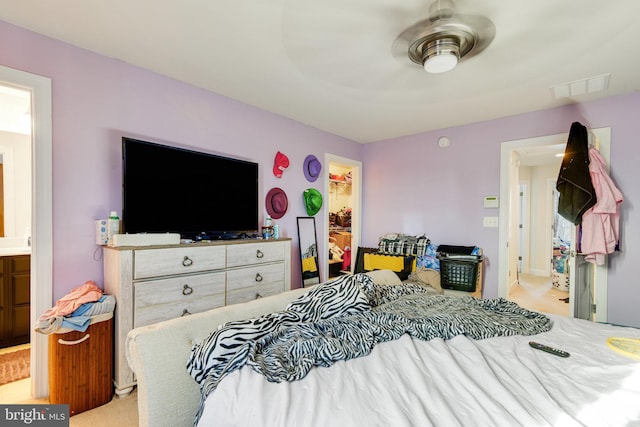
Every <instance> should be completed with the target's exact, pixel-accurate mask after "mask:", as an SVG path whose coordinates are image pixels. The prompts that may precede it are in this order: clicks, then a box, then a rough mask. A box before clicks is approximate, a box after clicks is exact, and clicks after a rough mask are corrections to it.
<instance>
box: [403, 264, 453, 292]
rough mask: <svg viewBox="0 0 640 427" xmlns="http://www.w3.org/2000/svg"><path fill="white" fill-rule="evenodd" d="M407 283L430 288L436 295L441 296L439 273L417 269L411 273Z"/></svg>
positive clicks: (426, 269) (428, 269) (427, 269)
mask: <svg viewBox="0 0 640 427" xmlns="http://www.w3.org/2000/svg"><path fill="white" fill-rule="evenodd" d="M407 282H412V283H417V284H419V285H423V286H431V287H432V288H433V289H435V290H436V291H438V293H440V294H443V293H444V291H443V290H442V286H440V272H439V271H438V270H432V269H430V268H419V269H417V270H416V271H413V272H411V274H410V275H409V278H408V279H407Z"/></svg>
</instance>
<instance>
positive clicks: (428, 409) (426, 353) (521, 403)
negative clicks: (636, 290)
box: [198, 315, 640, 427]
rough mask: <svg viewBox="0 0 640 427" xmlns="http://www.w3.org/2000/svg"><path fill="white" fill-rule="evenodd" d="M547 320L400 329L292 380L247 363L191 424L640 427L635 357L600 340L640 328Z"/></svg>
mask: <svg viewBox="0 0 640 427" xmlns="http://www.w3.org/2000/svg"><path fill="white" fill-rule="evenodd" d="M549 317H550V318H551V319H552V321H553V327H552V329H551V330H550V331H549V332H544V333H541V334H538V335H532V336H509V337H496V338H488V339H484V340H472V339H469V338H467V337H466V336H457V337H455V338H452V339H448V340H443V339H440V338H436V339H432V340H429V341H422V340H419V339H415V338H411V337H409V336H408V335H404V336H403V337H401V338H400V339H397V340H394V341H389V342H383V343H380V344H378V345H377V346H376V347H375V348H373V350H372V352H371V354H369V355H368V356H365V357H360V358H356V359H351V360H347V361H339V362H337V363H335V364H334V365H332V366H330V367H318V368H313V369H312V370H311V371H310V372H309V373H308V374H307V375H306V377H304V378H303V379H301V380H298V381H293V382H280V383H273V382H269V381H267V380H266V379H265V377H264V376H262V375H261V374H259V373H256V372H255V371H253V370H252V369H251V368H250V367H248V366H245V367H243V368H242V369H240V370H237V371H234V372H232V373H231V374H229V375H228V376H227V377H225V378H224V380H223V381H222V382H221V383H220V384H219V386H218V387H217V388H216V390H215V391H214V392H213V393H211V394H210V395H209V396H208V398H207V400H206V402H205V407H204V410H203V413H202V416H201V418H200V420H199V424H198V425H199V426H214V425H215V426H251V427H254V426H296V427H299V426H310V427H315V426H317V427H321V426H322V427H324V426H367V427H369V426H394V427H395V426H446V427H450V426H470V425H473V426H509V427H512V426H583V425H584V426H594V427H596V426H597V427H602V426H636V425H637V426H640V360H637V359H634V358H630V357H626V356H624V355H621V354H619V353H617V352H615V351H613V350H611V349H610V348H609V347H608V346H607V344H606V340H607V338H609V337H612V336H616V337H629V338H640V330H638V329H634V328H625V327H618V326H613V325H608V324H597V323H592V322H588V321H584V320H580V319H572V318H566V317H561V316H552V315H549ZM529 341H537V342H540V343H542V344H546V345H549V346H552V347H557V348H560V349H562V350H565V351H568V352H569V353H570V354H571V355H570V357H568V358H561V357H557V356H554V355H552V354H549V353H545V352H542V351H539V350H535V349H533V348H531V347H530V346H529V345H528V343H529Z"/></svg>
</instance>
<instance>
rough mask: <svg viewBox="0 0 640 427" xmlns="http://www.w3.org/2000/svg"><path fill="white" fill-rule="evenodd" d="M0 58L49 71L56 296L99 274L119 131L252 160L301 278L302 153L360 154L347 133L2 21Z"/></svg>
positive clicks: (116, 196) (117, 178)
mask: <svg viewBox="0 0 640 427" xmlns="http://www.w3.org/2000/svg"><path fill="white" fill-rule="evenodd" d="M0 64H2V65H4V66H7V67H11V68H14V69H19V70H22V71H27V72H30V73H33V74H39V75H42V76H46V77H49V78H51V80H52V98H53V106H52V108H53V238H54V243H53V246H54V247H53V252H54V253H53V284H54V285H53V287H54V289H53V296H54V300H57V299H58V298H60V297H62V296H63V295H65V294H66V293H67V292H68V291H69V290H71V289H72V288H74V287H76V286H78V285H80V284H82V283H84V282H85V281H86V280H95V281H96V283H98V284H102V260H101V259H96V258H97V254H94V252H95V251H96V246H95V244H94V241H95V238H94V225H93V221H94V220H95V219H99V218H106V217H107V216H108V214H109V211H111V210H117V211H118V212H121V210H122V201H121V182H122V179H121V173H122V172H121V153H120V151H121V148H120V147H121V137H122V136H123V135H126V136H133V137H137V138H140V139H143V140H148V141H154V142H159V143H166V144H171V145H180V146H185V147H188V148H192V149H197V150H205V151H209V152H213V153H218V154H223V155H227V156H231V157H237V158H243V159H248V160H251V161H255V162H258V163H259V164H260V184H261V194H262V196H261V198H260V202H261V205H262V206H264V196H265V195H266V193H267V192H268V191H269V189H271V188H272V187H276V186H278V187H281V188H283V189H284V190H285V192H286V193H287V195H288V198H289V209H288V211H287V213H286V215H285V216H284V217H283V218H282V219H280V220H278V221H277V223H278V224H279V225H280V227H281V233H282V234H283V236H284V237H291V238H293V244H292V286H293V287H298V286H299V283H300V265H299V264H300V262H299V255H298V253H299V252H298V249H297V247H298V244H297V223H296V217H297V216H306V215H307V214H306V212H305V210H304V204H303V199H302V192H303V190H304V189H306V188H309V187H315V188H318V189H320V190H322V188H321V185H322V183H321V181H316V182H315V183H313V184H311V183H309V182H307V181H306V179H305V178H304V175H303V172H302V163H303V161H304V158H305V157H306V156H307V155H308V154H315V155H316V156H317V157H318V158H320V159H322V158H324V153H325V152H329V153H332V154H336V155H339V156H343V157H347V158H351V159H354V160H360V158H361V150H362V146H361V145H360V144H357V143H355V142H352V141H349V140H346V139H343V138H340V137H337V136H335V135H331V134H328V133H325V132H321V131H319V130H317V129H315V128H312V127H309V126H306V125H303V124H300V123H298V122H295V121H292V120H289V119H286V118H283V117H281V116H277V115H275V114H271V113H268V112H265V111H263V110H260V109H257V108H253V107H250V106H248V105H246V104H242V103H240V102H237V101H234V100H231V99H228V98H225V97H223V96H220V95H217V94H214V93H211V92H207V91H204V90H202V89H198V88H196V87H193V86H190V85H187V84H184V83H181V82H178V81H175V80H172V79H169V78H166V77H163V76H160V75H157V74H154V73H150V72H148V71H145V70H142V69H140V68H136V67H133V66H131V65H128V64H126V63H123V62H121V61H117V60H113V59H110V58H106V57H103V56H100V55H96V54H94V53H91V52H88V51H86V50H83V49H79V48H77V47H73V46H70V45H67V44H64V43H60V42H58V41H55V40H52V39H49V38H46V37H43V36H41V35H38V34H35V33H33V32H29V31H26V30H24V29H21V28H18V27H15V26H12V25H9V24H6V23H3V22H0ZM278 150H279V151H282V152H283V153H285V154H286V155H287V156H288V157H289V160H290V163H291V164H290V166H289V168H288V169H287V170H286V171H285V172H284V174H283V177H282V178H276V177H275V176H274V175H273V172H272V169H273V161H274V157H275V155H276V152H277V151H278ZM218 184H219V185H224V183H218ZM221 209H233V206H221ZM159 214H161V213H160V212H159ZM264 214H265V211H264V209H262V214H261V218H260V219H261V220H262V215H264ZM317 221H318V224H317V226H318V229H319V230H321V229H322V228H321V227H323V223H322V218H320V217H318V218H317Z"/></svg>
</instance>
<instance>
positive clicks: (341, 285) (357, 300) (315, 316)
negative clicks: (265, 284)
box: [285, 274, 373, 322]
mask: <svg viewBox="0 0 640 427" xmlns="http://www.w3.org/2000/svg"><path fill="white" fill-rule="evenodd" d="M371 288H373V281H372V280H371V278H370V277H369V276H366V275H364V274H354V275H351V274H349V275H344V276H340V277H338V278H337V279H335V280H331V281H328V282H324V283H321V284H320V285H318V286H316V287H315V288H314V289H313V290H311V291H309V292H308V293H306V294H304V295H303V296H301V297H300V298H298V299H297V300H295V301H293V302H292V303H291V304H289V305H288V306H287V308H286V309H285V310H286V311H293V312H296V313H299V314H300V315H301V317H302V321H303V322H317V321H318V320H323V319H329V318H331V317H334V316H338V315H342V314H353V313H361V312H364V311H369V310H370V309H371V307H370V306H369V297H368V293H369V292H370V289H371Z"/></svg>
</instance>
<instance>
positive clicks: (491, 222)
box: [482, 216, 498, 228]
mask: <svg viewBox="0 0 640 427" xmlns="http://www.w3.org/2000/svg"><path fill="white" fill-rule="evenodd" d="M482 226H483V227H489V228H498V217H497V216H485V217H484V218H483V219H482Z"/></svg>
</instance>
